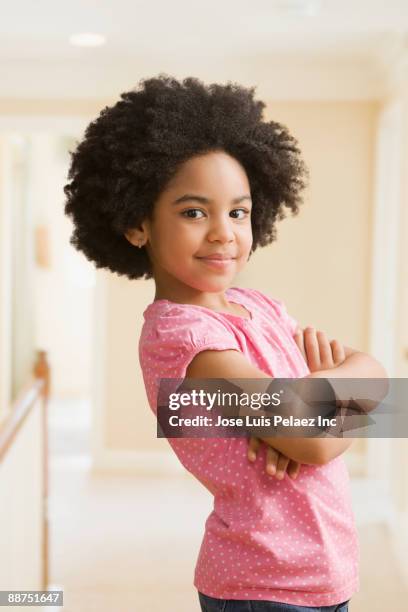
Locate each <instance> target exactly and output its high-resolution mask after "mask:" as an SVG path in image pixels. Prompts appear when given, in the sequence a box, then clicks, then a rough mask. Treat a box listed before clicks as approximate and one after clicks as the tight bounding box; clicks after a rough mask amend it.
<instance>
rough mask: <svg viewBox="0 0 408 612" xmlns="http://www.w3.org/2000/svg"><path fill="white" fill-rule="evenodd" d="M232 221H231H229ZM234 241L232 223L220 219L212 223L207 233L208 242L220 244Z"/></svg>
mask: <svg viewBox="0 0 408 612" xmlns="http://www.w3.org/2000/svg"><path fill="white" fill-rule="evenodd" d="M231 221H232V219H231ZM233 239H234V229H233V226H232V223H231V222H230V221H228V220H226V219H220V220H217V221H214V223H212V225H211V227H210V229H209V232H208V240H209V241H211V242H212V241H213V240H219V241H220V242H229V241H230V240H233Z"/></svg>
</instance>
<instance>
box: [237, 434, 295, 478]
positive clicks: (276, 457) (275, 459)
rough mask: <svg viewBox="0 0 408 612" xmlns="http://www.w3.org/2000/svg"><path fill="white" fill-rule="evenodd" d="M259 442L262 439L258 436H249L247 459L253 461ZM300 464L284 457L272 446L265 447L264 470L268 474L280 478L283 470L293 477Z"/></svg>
mask: <svg viewBox="0 0 408 612" xmlns="http://www.w3.org/2000/svg"><path fill="white" fill-rule="evenodd" d="M261 442H262V440H260V439H259V438H255V437H254V436H251V437H250V439H249V443H248V459H249V461H252V462H253V461H255V459H256V454H257V452H258V449H259V447H260V445H261ZM300 465H301V464H300V463H298V462H297V461H293V460H292V459H289V457H286V456H285V455H283V454H282V453H280V452H279V451H277V450H275V449H274V448H272V446H267V447H266V465H265V470H266V472H267V474H269V475H270V476H276V478H278V479H279V480H282V478H283V477H284V475H285V472H287V474H288V476H289V477H290V478H293V479H295V478H297V476H298V474H299V471H300Z"/></svg>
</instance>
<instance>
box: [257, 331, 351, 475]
mask: <svg viewBox="0 0 408 612" xmlns="http://www.w3.org/2000/svg"><path fill="white" fill-rule="evenodd" d="M294 340H295V342H296V344H297V345H298V347H299V349H300V351H301V353H302V355H303V357H304V358H305V361H306V363H307V365H308V367H309V370H310V372H317V371H320V370H330V369H332V368H336V367H337V366H339V365H340V364H341V363H343V361H344V360H345V359H346V355H345V351H344V347H343V345H342V344H341V343H340V342H339V341H338V340H331V341H329V340H328V338H327V336H326V334H325V333H324V332H322V331H316V330H315V329H314V328H313V327H306V329H302V328H301V327H298V328H297V330H296V332H295V335H294ZM260 444H261V440H260V439H259V438H255V437H253V436H252V437H251V438H250V439H249V444H248V459H249V460H250V461H255V459H256V454H257V452H258V449H259V446H260ZM300 466H301V464H300V463H297V462H296V461H293V460H292V459H289V457H286V456H285V455H283V454H282V453H279V451H277V450H275V449H274V448H272V447H271V446H268V447H267V450H266V466H265V469H266V472H267V473H268V474H270V475H271V476H273V475H276V478H279V479H282V478H283V476H284V474H285V471H287V473H288V476H290V477H291V478H293V479H295V478H297V476H298V474H299V471H300Z"/></svg>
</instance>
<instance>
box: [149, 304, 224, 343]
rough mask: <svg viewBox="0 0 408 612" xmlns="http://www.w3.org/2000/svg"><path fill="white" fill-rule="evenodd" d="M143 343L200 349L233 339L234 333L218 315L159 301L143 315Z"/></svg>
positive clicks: (193, 307) (205, 310) (210, 311)
mask: <svg viewBox="0 0 408 612" xmlns="http://www.w3.org/2000/svg"><path fill="white" fill-rule="evenodd" d="M143 317H144V324H143V328H142V333H141V337H140V342H141V343H142V344H144V345H147V344H149V348H150V350H151V349H152V346H153V345H160V348H161V349H162V350H163V349H164V348H165V347H169V348H170V347H174V346H177V347H178V348H179V349H180V348H181V347H183V346H184V347H188V346H193V347H198V346H203V345H205V344H207V343H210V342H214V341H215V340H217V341H220V342H221V341H222V340H225V339H230V338H231V335H233V334H231V330H230V329H229V327H228V325H227V324H226V322H225V320H224V319H223V317H222V316H220V314H219V313H217V312H215V311H212V310H209V309H208V308H202V307H199V306H194V305H190V304H177V303H175V302H170V301H168V300H156V301H155V302H152V303H151V304H149V306H148V307H147V308H146V310H145V311H144V313H143Z"/></svg>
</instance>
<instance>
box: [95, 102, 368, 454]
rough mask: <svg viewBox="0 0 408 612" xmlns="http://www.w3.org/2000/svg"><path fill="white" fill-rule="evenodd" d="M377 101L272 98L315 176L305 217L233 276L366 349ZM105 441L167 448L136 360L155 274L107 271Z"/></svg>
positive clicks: (271, 113)
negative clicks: (133, 277)
mask: <svg viewBox="0 0 408 612" xmlns="http://www.w3.org/2000/svg"><path fill="white" fill-rule="evenodd" d="M377 112H378V108H377V104H376V103H375V102H362V101H358V102H341V103H340V102H339V103H332V102H306V103H302V102H288V103H284V102H279V103H276V102H274V103H273V104H271V105H270V106H269V108H268V112H267V117H268V118H270V119H272V118H273V119H274V120H277V121H280V122H283V123H285V124H286V125H287V126H288V127H289V129H290V130H291V132H292V133H293V134H294V135H295V136H296V137H297V138H298V140H299V142H300V145H301V148H302V150H303V152H304V157H305V160H306V163H307V165H308V166H309V169H310V185H309V188H308V191H307V194H306V200H305V203H304V205H303V208H302V210H301V212H300V213H299V215H298V217H293V218H288V219H287V220H285V221H283V222H282V223H281V224H280V226H279V228H278V240H277V242H276V243H274V244H272V245H270V246H268V247H265V248H263V249H260V250H259V251H257V252H255V253H254V255H253V256H252V258H251V261H250V262H249V264H248V266H247V268H246V270H245V271H243V272H242V273H241V275H240V278H237V279H236V282H235V283H234V284H239V285H242V286H250V287H254V288H257V289H260V290H261V291H264V292H265V293H268V294H269V295H272V296H275V297H279V298H280V299H283V300H284V301H285V302H286V304H287V306H288V309H289V311H290V312H291V313H292V314H293V315H294V316H295V317H297V318H298V320H299V321H300V323H301V324H303V325H308V324H313V325H315V326H317V327H318V328H321V329H324V330H325V331H327V333H328V334H329V336H330V337H337V338H339V339H340V340H341V341H342V342H344V343H345V344H346V345H348V346H351V347H353V348H357V349H360V350H367V344H368V321H369V315H370V305H369V286H370V248H371V243H370V239H371V222H372V185H373V154H374V137H375V125H376V117H377ZM106 278H107V297H108V299H107V311H106V319H107V322H108V325H107V334H108V335H107V338H106V342H107V343H106V351H107V354H106V358H107V360H108V361H107V371H106V378H105V398H106V406H105V409H106V415H105V416H106V418H105V419H104V420H105V423H104V431H105V432H106V434H105V444H106V446H107V447H108V448H109V449H110V450H113V449H117V450H120V451H124V450H148V449H156V450H160V449H167V448H168V444H167V442H166V441H165V440H157V439H156V433H155V431H156V430H155V421H154V418H153V415H152V413H151V411H150V409H149V408H148V405H147V399H146V397H145V392H144V386H143V380H142V376H141V370H140V366H139V362H138V334H139V330H140V329H141V326H142V323H143V321H142V312H143V310H144V309H145V307H146V306H147V304H148V303H149V302H150V301H152V299H153V295H154V285H153V281H133V282H128V281H127V280H125V279H121V278H119V277H117V276H114V275H107V276H106Z"/></svg>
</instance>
